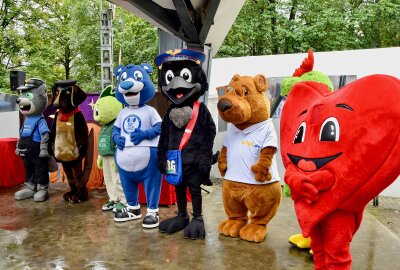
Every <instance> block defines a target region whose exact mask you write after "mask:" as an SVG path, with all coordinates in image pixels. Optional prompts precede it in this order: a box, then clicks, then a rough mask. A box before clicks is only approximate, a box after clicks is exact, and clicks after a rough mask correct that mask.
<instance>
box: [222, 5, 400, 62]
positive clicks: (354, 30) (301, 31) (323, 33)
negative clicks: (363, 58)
mask: <svg viewBox="0 0 400 270" xmlns="http://www.w3.org/2000/svg"><path fill="white" fill-rule="evenodd" d="M399 45H400V0H344V1H328V0H303V1H298V0H247V1H246V2H245V4H244V6H243V8H242V10H241V12H240V14H239V16H238V18H237V19H236V22H235V24H234V25H233V27H232V28H231V30H230V31H229V33H228V35H227V37H226V38H225V40H224V42H223V44H222V46H221V48H220V50H219V52H218V54H217V57H229V56H245V55H264V54H279V53H295V52H305V51H307V49H308V48H310V47H312V48H313V49H314V50H316V51H332V50H349V49H361V48H379V47H391V46H399Z"/></svg>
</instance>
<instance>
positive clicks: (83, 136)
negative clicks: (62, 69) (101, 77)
mask: <svg viewBox="0 0 400 270" xmlns="http://www.w3.org/2000/svg"><path fill="white" fill-rule="evenodd" d="M52 90H53V106H56V107H57V108H58V111H57V112H56V114H55V116H54V120H53V125H52V127H51V132H50V142H51V144H52V150H53V152H54V157H55V158H56V160H57V161H58V162H60V163H61V164H62V166H63V169H64V172H65V174H66V175H67V178H68V183H69V186H70V188H71V190H70V191H68V192H66V193H65V194H64V196H63V197H64V200H66V201H70V202H72V203H80V202H84V201H86V200H87V199H88V192H87V189H86V184H87V179H85V177H84V174H83V169H82V159H83V158H84V157H85V156H86V154H87V146H88V127H87V125H86V121H85V118H84V116H83V114H82V112H81V111H80V110H79V108H78V105H79V104H81V103H82V102H83V101H84V100H85V99H86V93H85V92H84V91H83V90H82V89H81V88H80V87H79V86H78V85H76V81H74V80H63V81H56V82H55V84H54V86H53V89H52Z"/></svg>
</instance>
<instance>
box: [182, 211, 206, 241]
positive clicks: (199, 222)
mask: <svg viewBox="0 0 400 270" xmlns="http://www.w3.org/2000/svg"><path fill="white" fill-rule="evenodd" d="M183 235H184V236H185V238H190V239H193V240H196V239H204V237H205V236H206V231H205V230H204V221H203V217H202V216H199V217H193V218H192V222H190V224H189V225H188V226H186V228H185V230H184V231H183Z"/></svg>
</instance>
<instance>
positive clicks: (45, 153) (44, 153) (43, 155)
mask: <svg viewBox="0 0 400 270" xmlns="http://www.w3.org/2000/svg"><path fill="white" fill-rule="evenodd" d="M39 157H40V158H48V157H49V152H48V151H47V150H40V153H39Z"/></svg>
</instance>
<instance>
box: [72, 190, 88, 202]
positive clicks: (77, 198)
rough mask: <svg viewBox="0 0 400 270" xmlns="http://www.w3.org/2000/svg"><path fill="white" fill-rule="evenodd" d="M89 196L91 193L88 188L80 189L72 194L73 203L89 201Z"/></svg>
mask: <svg viewBox="0 0 400 270" xmlns="http://www.w3.org/2000/svg"><path fill="white" fill-rule="evenodd" d="M88 198H89V193H88V191H87V189H83V190H80V191H78V192H76V193H75V194H73V195H72V196H71V202H72V203H82V202H85V201H87V199H88Z"/></svg>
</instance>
